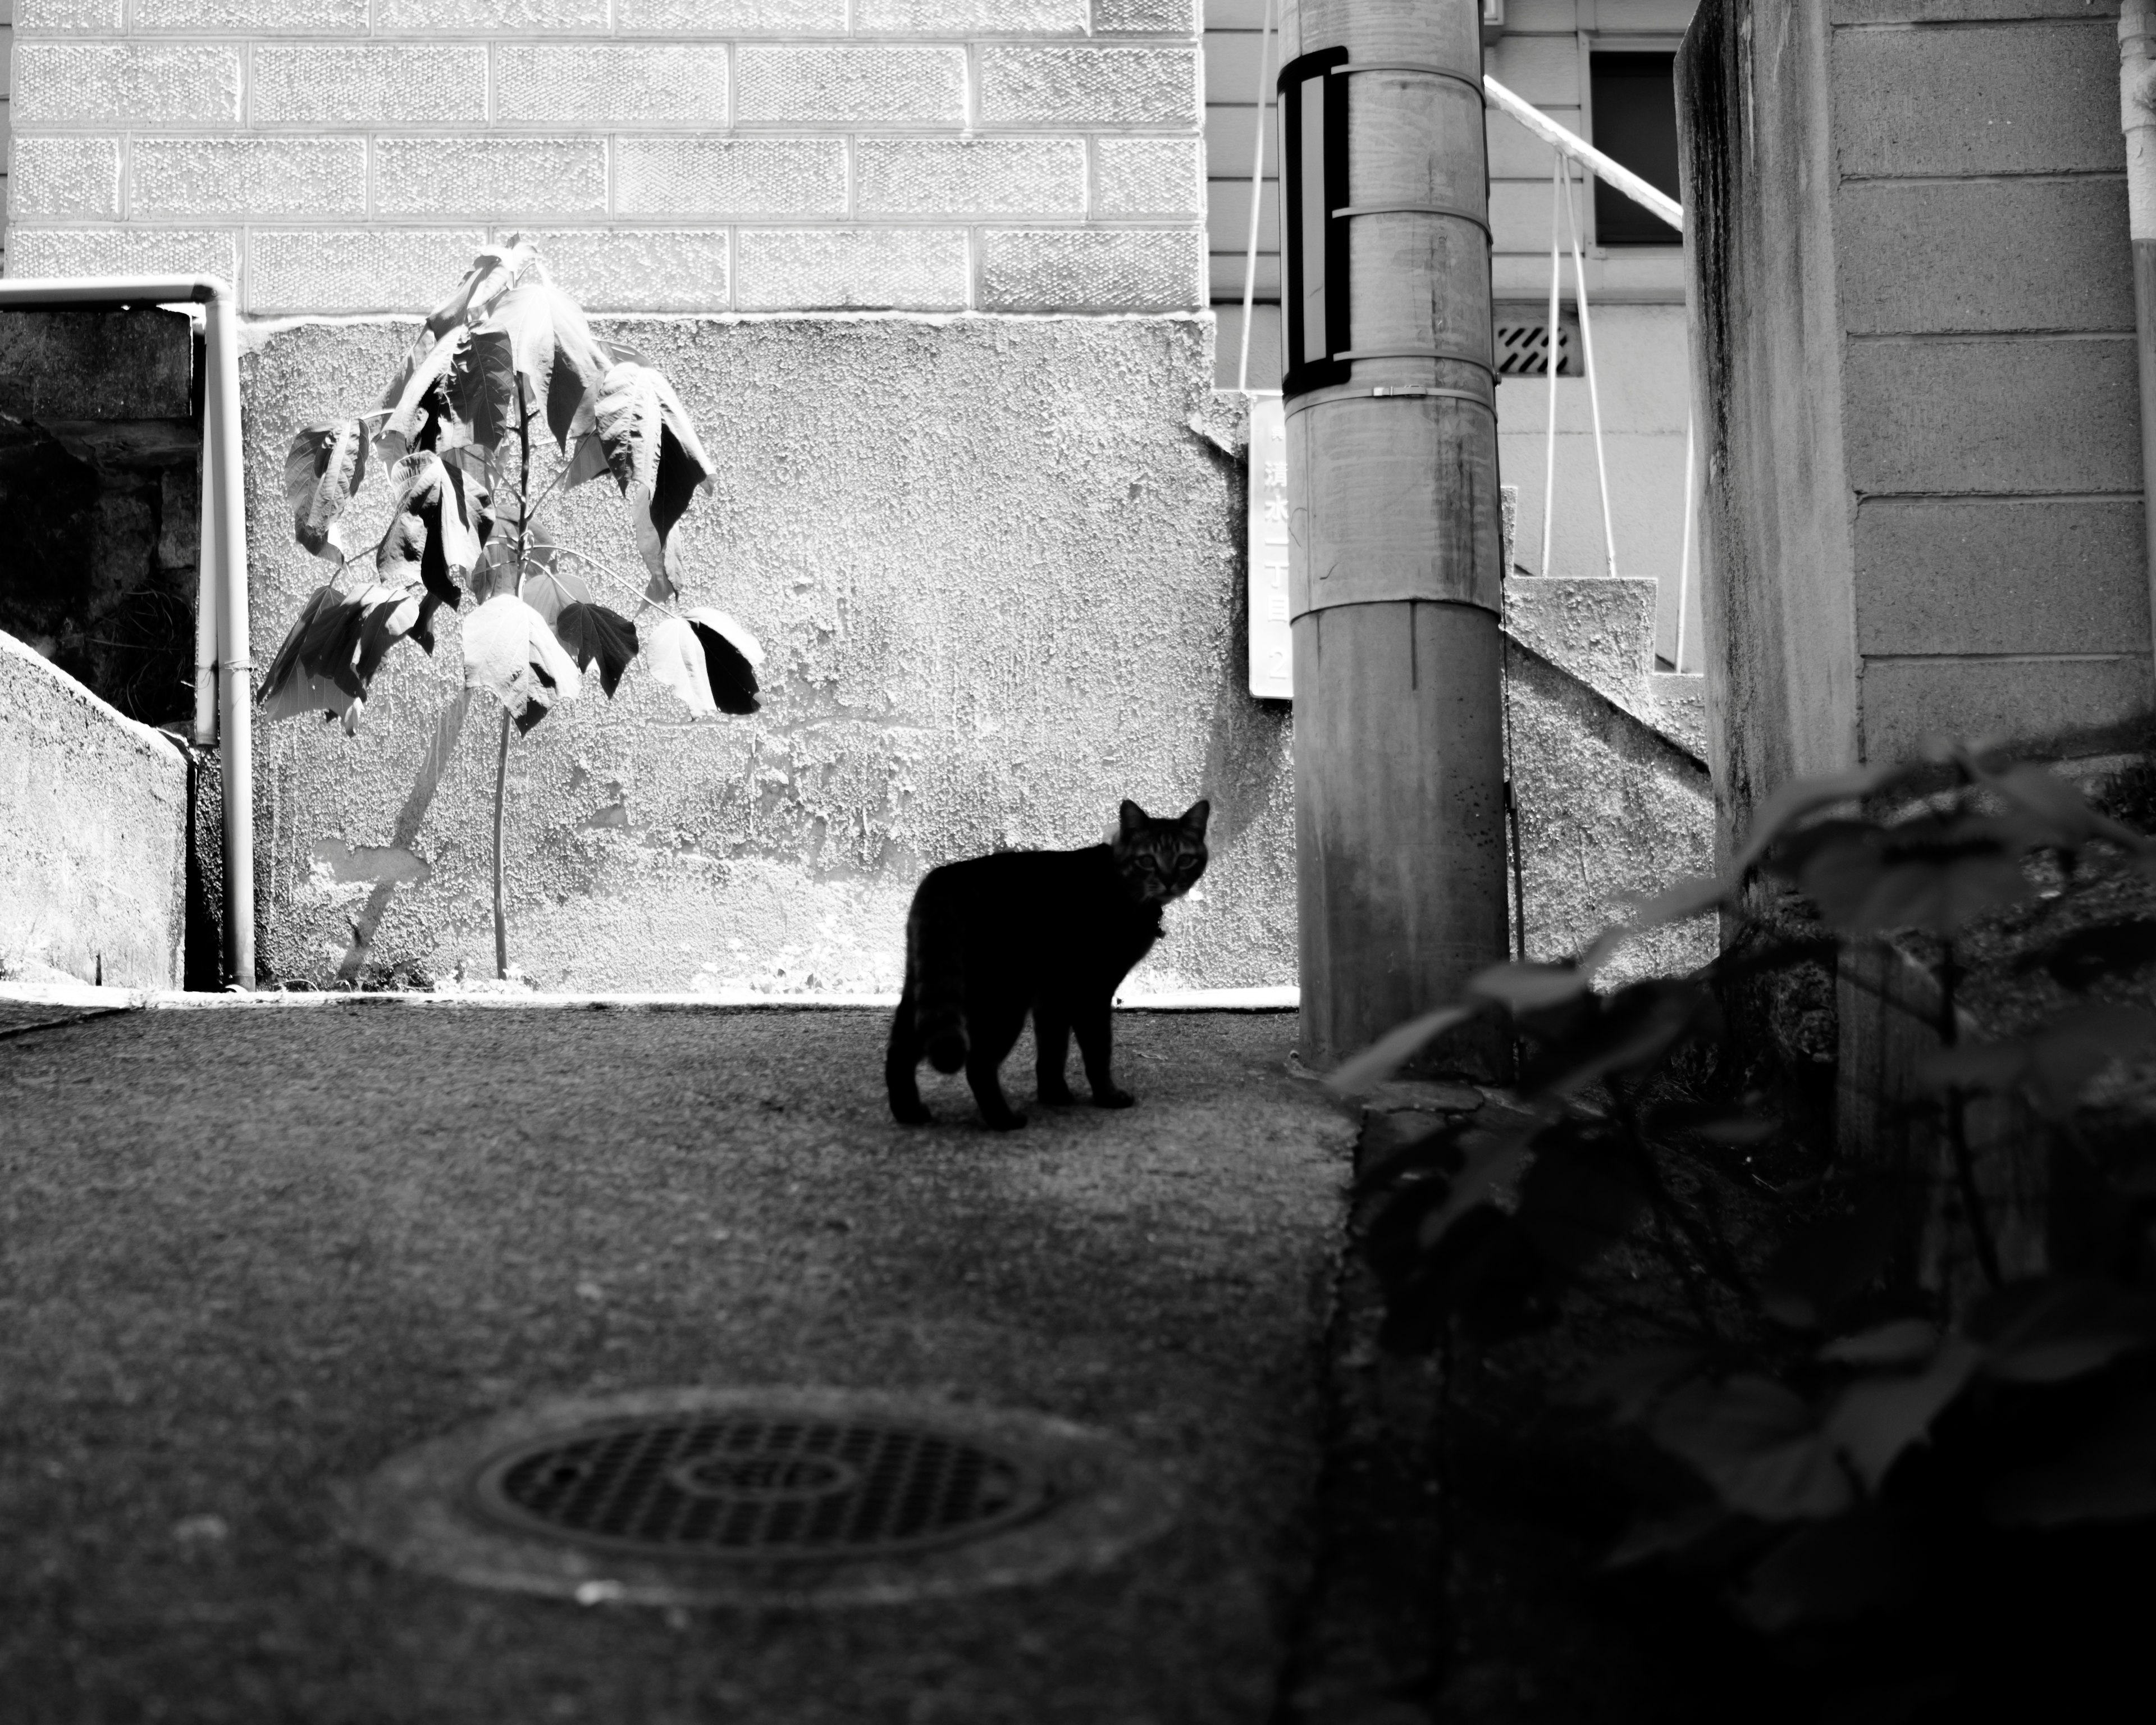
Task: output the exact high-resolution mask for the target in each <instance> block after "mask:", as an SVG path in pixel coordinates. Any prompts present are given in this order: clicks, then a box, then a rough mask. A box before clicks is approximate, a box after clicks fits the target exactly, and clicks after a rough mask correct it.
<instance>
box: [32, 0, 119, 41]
mask: <svg viewBox="0 0 2156 1725" xmlns="http://www.w3.org/2000/svg"><path fill="white" fill-rule="evenodd" d="M120 8H121V0H15V33H16V34H17V35H18V36H117V35H118V34H119V33H120V31H121V16H120Z"/></svg>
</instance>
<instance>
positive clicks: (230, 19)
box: [132, 0, 367, 36]
mask: <svg viewBox="0 0 2156 1725" xmlns="http://www.w3.org/2000/svg"><path fill="white" fill-rule="evenodd" d="M134 5H135V13H134V18H133V20H132V28H133V33H135V34H136V35H137V36H177V35H185V34H188V33H194V34H198V35H205V36H208V35H215V36H364V35H365V34H366V33H367V0H134Z"/></svg>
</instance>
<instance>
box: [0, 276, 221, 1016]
mask: <svg viewBox="0 0 2156 1725" xmlns="http://www.w3.org/2000/svg"><path fill="white" fill-rule="evenodd" d="M182 303H200V304H201V305H203V315H204V322H205V325H206V327H205V330H204V336H205V340H204V342H203V347H204V360H205V363H206V367H207V369H208V377H206V378H205V379H204V380H203V381H204V388H203V521H202V585H201V593H200V598H198V602H197V603H196V606H195V720H194V739H195V741H196V742H198V743H199V744H203V745H204V746H207V745H208V744H209V743H212V742H216V743H218V745H219V748H218V753H219V756H220V758H221V759H222V761H223V768H224V947H225V962H226V966H227V968H228V971H229V973H230V975H231V978H232V980H233V982H234V983H237V984H238V985H239V987H240V988H253V987H254V723H253V719H254V709H253V701H254V658H253V655H252V653H251V651H250V649H249V635H248V625H247V499H246V492H245V489H244V483H243V475H242V473H241V470H240V465H239V464H240V444H239V308H238V306H237V305H236V304H235V303H234V295H233V290H232V286H231V284H230V283H228V282H226V281H224V280H221V279H220V278H218V277H217V276H214V275H153V276H140V277H137V276H100V277H96V278H92V279H86V280H72V279H65V278H56V279H54V280H45V281H38V280H23V279H20V278H18V279H16V280H9V281H0V311H59V310H61V309H63V308H73V307H83V306H121V305H179V304H182ZM220 666H221V667H222V669H223V675H222V677H220V676H219V675H218V670H219V667H220ZM220 694H221V695H222V696H223V699H222V701H221V702H220V701H219V698H218V697H219V696H220ZM220 706H221V707H222V718H223V722H222V724H220V723H219V708H220Z"/></svg>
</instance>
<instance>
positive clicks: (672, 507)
mask: <svg viewBox="0 0 2156 1725" xmlns="http://www.w3.org/2000/svg"><path fill="white" fill-rule="evenodd" d="M598 434H599V440H600V445H601V447H602V448H603V449H604V451H605V453H606V459H607V466H608V469H609V470H611V471H612V473H613V476H614V482H615V483H616V484H617V485H619V486H620V487H621V491H622V495H623V496H624V497H626V498H627V499H628V500H629V509H630V512H631V514H632V515H633V516H634V519H635V521H636V527H637V547H638V549H639V551H641V552H643V554H644V564H645V566H646V567H648V568H649V570H650V572H651V577H652V580H653V582H654V584H659V583H670V582H671V571H670V567H669V566H668V562H667V552H668V549H669V547H668V545H667V536H668V535H669V534H670V533H671V532H672V531H673V529H674V524H675V522H676V521H679V520H680V518H681V512H682V511H684V510H685V509H686V508H688V506H689V500H690V497H691V496H693V495H695V493H696V487H697V486H699V485H701V484H703V483H704V481H705V480H707V479H709V478H710V477H711V475H712V474H713V472H714V471H715V469H714V468H713V467H712V465H711V458H710V457H709V456H707V455H706V454H705V453H704V446H703V444H701V442H700V441H699V440H698V439H697V436H696V428H695V427H694V426H692V425H691V424H690V423H689V410H688V409H687V408H685V407H684V406H682V404H681V398H680V397H679V396H678V395H676V394H675V393H674V386H673V385H672V384H670V383H669V382H667V381H666V379H665V377H661V376H660V374H659V373H658V372H655V371H654V370H652V369H651V367H649V366H643V365H638V364H636V363H634V362H624V363H622V364H619V365H617V366H615V367H613V369H612V370H610V371H609V372H607V374H606V377H605V379H604V381H603V383H602V385H601V387H600V392H599V399H598ZM668 596H670V595H668Z"/></svg>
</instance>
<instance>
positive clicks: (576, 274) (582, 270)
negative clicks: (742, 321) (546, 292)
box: [529, 228, 732, 312]
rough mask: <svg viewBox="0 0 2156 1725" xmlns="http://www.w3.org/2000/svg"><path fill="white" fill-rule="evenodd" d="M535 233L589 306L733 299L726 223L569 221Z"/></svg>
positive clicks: (709, 305)
mask: <svg viewBox="0 0 2156 1725" xmlns="http://www.w3.org/2000/svg"><path fill="white" fill-rule="evenodd" d="M529 237H530V238H531V239H532V240H533V241H534V242H535V243H536V244H537V246H538V248H539V255H540V256H541V257H542V258H543V259H546V262H547V270H548V272H549V273H550V274H551V275H552V276H553V278H554V280H556V281H557V282H558V283H559V284H560V285H562V287H563V288H564V289H565V290H567V291H568V292H569V293H571V294H573V295H575V296H576V299H577V304H579V305H582V306H583V308H584V309H585V310H586V311H591V312H603V311H725V310H726V308H727V307H728V306H729V305H731V303H732V300H731V290H730V285H729V280H728V270H727V256H726V230H725V229H723V228H716V229H703V230H698V229H693V228H691V229H684V230H677V231H660V230H652V229H608V228H565V229H562V230H561V231H559V232H554V231H544V230H542V231H539V232H533V233H530V234H529Z"/></svg>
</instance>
